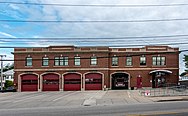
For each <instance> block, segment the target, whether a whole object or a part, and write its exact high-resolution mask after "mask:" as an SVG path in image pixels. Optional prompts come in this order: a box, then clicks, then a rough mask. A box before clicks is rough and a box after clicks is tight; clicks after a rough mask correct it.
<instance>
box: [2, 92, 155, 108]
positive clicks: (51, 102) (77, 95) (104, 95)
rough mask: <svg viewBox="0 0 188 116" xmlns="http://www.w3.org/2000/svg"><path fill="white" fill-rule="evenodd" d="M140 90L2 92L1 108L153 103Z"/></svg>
mask: <svg viewBox="0 0 188 116" xmlns="http://www.w3.org/2000/svg"><path fill="white" fill-rule="evenodd" d="M138 94H139V93H138V91H130V90H114V91H113V90H111V91H64V92H63V91H62V92H15V93H0V109H5V108H29V107H48V106H94V105H123V104H138V103H152V102H154V101H153V100H152V99H148V98H147V97H144V96H140V95H138Z"/></svg>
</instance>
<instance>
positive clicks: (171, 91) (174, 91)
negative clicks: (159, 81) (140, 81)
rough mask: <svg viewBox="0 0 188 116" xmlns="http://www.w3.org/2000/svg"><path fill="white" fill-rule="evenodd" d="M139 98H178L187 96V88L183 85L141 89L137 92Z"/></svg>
mask: <svg viewBox="0 0 188 116" xmlns="http://www.w3.org/2000/svg"><path fill="white" fill-rule="evenodd" d="M139 94H140V95H141V96H180V95H182V96H183V95H188V88H187V87H186V86H184V85H180V86H171V87H162V88H143V89H140V90H139Z"/></svg>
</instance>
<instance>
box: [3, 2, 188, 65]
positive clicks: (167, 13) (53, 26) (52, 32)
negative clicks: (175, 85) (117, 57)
mask: <svg viewBox="0 0 188 116" xmlns="http://www.w3.org/2000/svg"><path fill="white" fill-rule="evenodd" d="M29 1H30V2H38V3H45V4H58V3H59V4H104V5H105V4H109V5H117V4H120V5H122V4H125V5H135V4H136V5H141V4H183V3H187V1H186V0H178V1H177V0H165V1H164V0H142V1H141V0H71V1H70V0H63V1H60V0H29ZM29 1H28V2H29ZM9 7H10V8H12V9H15V11H14V12H8V13H9V15H10V16H13V18H17V19H20V18H21V19H26V20H144V19H172V18H188V13H187V6H170V7H119V8H114V7H113V8H109V7H106V8H104V7H65V6H64V7H61V6H28V5H9ZM10 13H12V15H11V14H10ZM22 15H24V16H22ZM9 26H10V29H9V31H11V33H16V34H18V33H21V34H20V35H22V36H24V37H34V38H40V37H43V38H45V37H47V38H48V37H62V38H66V37H84V38H86V37H89V38H92V37H93V38H94V37H101V38H102V37H124V36H125V37H126V36H155V35H178V34H188V29H187V27H188V21H173V22H145V23H71V24H68V23H26V24H24V25H20V26H17V27H14V26H12V27H11V24H10V25H9ZM6 32H7V31H6ZM0 36H3V37H4V36H6V37H14V35H11V34H9V33H4V31H3V32H0ZM14 38H15V37H14ZM182 41H183V42H188V40H187V38H185V37H182V38H180V37H178V38H158V39H156V38H147V39H145V38H144V39H143V38H142V39H139V40H138V39H137V40H136V39H132V40H130V39H121V40H120V39H111V40H102V41H98V40H96V41H95V40H90V41H89V40H88V39H79V40H78V41H74V40H72V41H71V39H69V40H66V39H64V40H63V41H62V42H55V41H54V42H49V41H48V40H47V39H46V40H41V39H39V40H38V41H37V42H35V43H33V44H30V43H27V44H28V45H30V46H48V45H63V44H64V45H69V44H71V45H123V44H126V45H127V44H143V45H148V44H153V43H168V42H169V43H171V42H182ZM17 45H19V44H17ZM175 47H179V48H180V50H181V49H187V47H186V46H184V45H176V46H175ZM180 60H182V57H181V59H180ZM181 67H182V65H181Z"/></svg>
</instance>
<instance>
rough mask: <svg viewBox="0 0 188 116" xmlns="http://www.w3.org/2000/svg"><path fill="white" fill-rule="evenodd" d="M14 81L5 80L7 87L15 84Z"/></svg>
mask: <svg viewBox="0 0 188 116" xmlns="http://www.w3.org/2000/svg"><path fill="white" fill-rule="evenodd" d="M13 85H14V83H13V82H12V81H9V80H6V81H5V88H7V87H11V86H13Z"/></svg>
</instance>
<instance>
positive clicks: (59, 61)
mask: <svg viewBox="0 0 188 116" xmlns="http://www.w3.org/2000/svg"><path fill="white" fill-rule="evenodd" d="M68 62H69V61H68V57H55V63H54V64H55V66H67V65H68Z"/></svg>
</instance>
